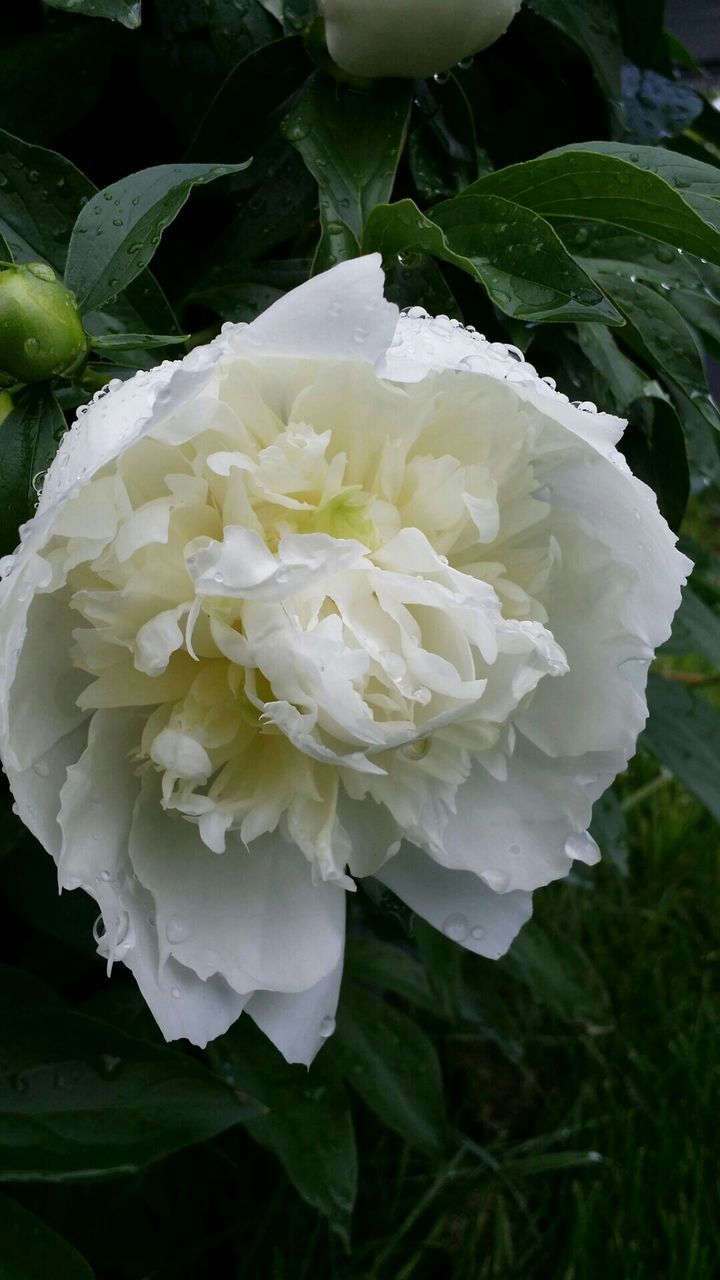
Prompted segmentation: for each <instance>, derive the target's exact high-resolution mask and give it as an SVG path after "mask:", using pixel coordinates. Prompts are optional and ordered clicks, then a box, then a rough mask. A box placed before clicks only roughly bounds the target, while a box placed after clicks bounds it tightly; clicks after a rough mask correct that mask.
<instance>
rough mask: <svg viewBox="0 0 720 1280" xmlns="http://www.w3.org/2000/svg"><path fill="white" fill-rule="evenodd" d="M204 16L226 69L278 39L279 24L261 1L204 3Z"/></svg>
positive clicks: (229, 0) (219, 0) (242, 0)
mask: <svg viewBox="0 0 720 1280" xmlns="http://www.w3.org/2000/svg"><path fill="white" fill-rule="evenodd" d="M205 12H206V14H207V19H208V24H209V26H210V31H211V34H212V38H213V41H214V43H215V47H216V49H217V51H218V53H219V54H220V57H221V58H222V60H223V62H224V63H225V65H226V66H227V67H232V66H235V64H236V63H237V62H240V60H241V59H242V58H246V57H247V55H248V54H249V53H252V51H253V49H259V48H260V47H261V46H262V45H266V44H269V43H270V42H271V41H272V40H276V39H277V37H278V35H279V30H278V26H277V23H276V22H274V21H273V19H272V18H271V17H270V15H269V14H268V13H267V12H266V10H265V9H264V8H263V6H262V5H261V4H260V0H205Z"/></svg>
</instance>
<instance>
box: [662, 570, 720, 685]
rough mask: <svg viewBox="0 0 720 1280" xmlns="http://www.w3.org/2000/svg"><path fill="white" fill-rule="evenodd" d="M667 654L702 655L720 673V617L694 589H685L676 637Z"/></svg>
mask: <svg viewBox="0 0 720 1280" xmlns="http://www.w3.org/2000/svg"><path fill="white" fill-rule="evenodd" d="M662 652H663V653H701V654H702V655H703V657H704V658H707V660H708V662H712V663H713V665H714V666H716V667H717V668H718V669H719V670H720V614H719V613H717V612H716V611H715V610H714V609H711V608H710V606H709V605H707V604H706V603H705V601H704V600H701V598H700V596H698V595H696V593H695V592H694V591H693V590H692V588H691V587H690V586H686V587H684V588H683V594H682V604H681V605H680V608H679V609H678V611H677V613H676V614H675V618H674V621H673V629H672V636H671V637H670V639H669V640H668V641H667V643H666V644H665V645H663V649H662Z"/></svg>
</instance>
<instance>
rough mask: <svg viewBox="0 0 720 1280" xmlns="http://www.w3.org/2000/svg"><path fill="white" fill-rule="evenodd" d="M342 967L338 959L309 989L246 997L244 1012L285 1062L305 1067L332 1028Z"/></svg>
mask: <svg viewBox="0 0 720 1280" xmlns="http://www.w3.org/2000/svg"><path fill="white" fill-rule="evenodd" d="M342 969H343V965H342V960H340V962H339V964H337V965H336V966H335V968H334V969H333V970H332V972H331V973H329V974H328V975H327V977H326V978H322V979H321V980H320V982H318V983H316V984H315V986H314V987H311V988H310V990H309V991H300V992H297V993H295V994H293V995H285V994H284V993H282V992H279V991H277V992H276V991H256V992H255V995H254V996H252V997H251V998H250V1000H249V1002H248V1004H247V1005H246V1012H247V1013H249V1014H250V1017H251V1018H252V1019H253V1020H254V1022H256V1023H257V1025H258V1026H259V1028H260V1030H261V1031H263V1032H264V1033H265V1035H266V1036H267V1037H268V1039H270V1040H272V1042H273V1044H274V1045H275V1047H276V1049H279V1050H280V1052H281V1054H282V1055H283V1057H284V1058H285V1059H286V1060H287V1061H288V1062H302V1063H303V1064H304V1066H306V1067H309V1066H310V1063H311V1062H312V1060H313V1058H314V1057H315V1054H316V1053H317V1051H318V1049H320V1048H321V1046H322V1044H323V1041H324V1040H326V1039H327V1038H328V1036H330V1035H332V1033H333V1031H334V1030H335V1012H336V1010H337V1004H338V998H339V995H340V982H341V980H342Z"/></svg>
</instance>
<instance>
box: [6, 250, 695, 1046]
mask: <svg viewBox="0 0 720 1280" xmlns="http://www.w3.org/2000/svg"><path fill="white" fill-rule="evenodd" d="M382 289H383V277H382V272H381V269H380V260H379V257H377V256H374V257H369V258H363V259H359V260H357V261H354V262H348V263H345V264H343V265H342V266H339V267H336V268H335V269H334V270H333V271H330V272H328V273H326V274H325V275H321V276H318V277H317V278H316V279H314V280H312V281H310V282H309V283H308V284H305V285H303V286H302V287H301V288H299V289H296V290H295V291H294V292H292V293H290V294H288V295H287V296H286V297H285V298H283V299H282V300H281V301H280V302H278V303H277V304H276V305H275V306H273V307H271V308H270V310H269V311H267V312H265V314H264V315H262V316H261V317H260V318H259V319H258V320H256V321H255V322H254V323H253V324H252V325H250V326H244V325H228V326H225V328H224V331H223V333H222V334H221V335H220V337H219V338H217V339H216V340H215V342H213V343H211V344H210V345H209V346H207V347H202V348H198V349H197V350H195V351H193V352H192V354H191V355H189V356H188V357H187V358H186V359H185V360H183V361H181V362H178V363H174V364H171V363H169V364H165V365H163V366H161V367H160V368H157V369H154V370H152V371H151V372H149V373H139V374H138V375H137V376H136V377H134V378H132V379H131V380H130V381H129V382H126V383H124V384H119V383H114V384H111V386H110V388H108V390H107V392H106V393H102V392H101V393H100V394H99V396H97V397H96V399H95V402H94V403H93V404H92V405H91V406H90V407H89V408H88V409H87V410H85V411H83V410H81V411H80V413H79V415H78V420H77V422H76V423H75V425H74V427H73V428H72V430H71V431H70V432H69V433H68V435H67V436H66V437H65V439H64V441H63V443H62V445H61V447H60V451H59V453H58V456H57V458H56V460H55V462H54V463H53V465H52V467H51V468H50V471H49V472H48V475H47V477H46V480H45V484H44V487H43V491H42V496H41V499H40V503H39V506H38V510H37V514H36V515H35V517H34V518H33V519H32V520H31V521H29V523H28V524H27V525H26V526H25V527H24V528H23V530H22V544H21V546H20V548H19V549H18V551H17V552H16V553H15V555H14V556H13V557H10V558H9V560H8V561H6V563H5V566H4V568H5V579H4V581H3V583H2V586H0V749H1V751H2V757H3V760H4V762H5V767H6V769H7V773H8V777H9V780H10V784H11V787H12V789H13V792H14V794H15V798H16V801H17V806H18V809H19V812H20V815H21V817H22V818H23V820H24V821H25V823H26V824H27V825H28V827H29V828H30V829H31V830H32V831H33V833H34V834H35V835H36V836H37V838H38V839H39V840H40V841H41V842H42V844H43V845H44V846H45V848H46V849H48V850H49V852H50V853H51V854H52V855H53V857H54V858H55V859H56V861H57V865H58V875H59V882H60V886H61V887H62V888H75V887H82V888H84V889H85V890H86V891H87V892H88V893H90V894H91V895H92V896H93V897H94V898H95V899H96V900H97V902H98V904H99V907H100V911H101V919H100V921H99V924H98V930H97V934H98V950H99V952H100V953H101V954H102V955H103V956H104V957H106V958H107V960H108V964H110V963H112V962H113V961H114V960H122V961H123V962H124V963H125V964H127V965H128V967H129V968H130V969H131V970H132V971H133V973H134V974H135V977H136V979H137V982H138V984H139V986H140V989H141V991H142V993H143V995H144V997H145V999H146V1000H147V1002H148V1004H149V1006H150V1008H151V1010H152V1012H153V1014H154V1015H155V1017H156V1019H157V1021H158V1023H159V1025H160V1027H161V1028H162V1031H163V1032H164V1034H165V1036H166V1037H167V1038H168V1039H174V1038H176V1037H187V1038H188V1039H189V1040H191V1041H193V1042H194V1043H195V1044H199V1045H202V1044H204V1043H205V1042H206V1041H208V1040H209V1039H212V1038H213V1037H214V1036H217V1035H219V1034H221V1033H222V1032H223V1031H224V1030H225V1029H226V1028H227V1027H228V1026H229V1025H230V1023H232V1022H233V1021H234V1020H235V1019H236V1018H237V1017H238V1015H239V1014H240V1013H241V1011H242V1010H243V1009H244V1010H246V1011H247V1012H248V1013H249V1014H250V1015H251V1017H253V1018H254V1019H255V1021H256V1022H257V1023H258V1025H259V1026H260V1027H261V1028H262V1029H263V1030H264V1031H265V1032H266V1033H267V1034H268V1035H269V1036H270V1037H271V1039H272V1040H273V1041H274V1042H275V1044H276V1045H277V1046H278V1048H279V1049H280V1050H281V1051H282V1052H283V1053H284V1054H285V1056H286V1057H287V1058H288V1059H289V1060H290V1061H302V1062H309V1061H310V1060H311V1059H312V1057H313V1055H314V1053H315V1052H316V1051H317V1049H318V1047H319V1045H320V1043H321V1041H322V1039H323V1037H324V1036H325V1035H327V1034H329V1032H330V1031H331V1030H332V1026H333V1018H334V1013H335V1007H336V1003H337V998H338V989H339V984H340V976H341V971H342V961H343V939H344V916H345V894H346V892H347V891H351V890H353V889H354V888H355V882H356V880H357V879H358V878H362V877H364V876H375V877H376V878H377V879H378V880H379V881H381V882H382V884H383V885H386V886H388V887H389V888H390V889H392V890H393V891H394V892H395V893H396V894H398V895H399V897H400V898H402V899H403V900H404V901H405V902H406V903H408V904H409V906H410V907H411V908H412V909H413V910H414V911H416V912H417V913H418V914H419V915H421V916H423V917H424V918H425V919H427V920H429V921H430V922H431V923H432V924H433V925H435V926H436V927H437V928H438V929H443V930H444V931H445V933H446V934H447V935H448V936H449V937H452V938H454V939H456V940H457V941H458V942H460V943H462V944H463V945H464V946H466V947H468V948H469V949H470V950H471V951H474V952H477V953H478V954H480V955H484V956H490V957H498V956H500V955H501V954H502V953H503V952H504V951H505V950H506V949H507V947H508V946H509V945H510V943H511V941H512V939H513V937H514V936H515V934H516V933H517V931H518V929H519V928H520V927H521V926H522V924H523V923H524V922H525V921H526V920H527V919H528V917H529V915H530V910H531V893H532V890H533V889H536V888H538V887H539V886H540V885H544V884H547V883H548V882H549V881H551V880H554V879H556V878H557V877H560V876H564V875H566V874H567V872H568V870H569V868H570V865H571V861H572V859H573V858H579V859H581V860H583V861H585V862H593V861H594V860H595V858H596V856H597V850H596V847H595V845H594V843H593V841H592V840H591V838H590V837H589V835H588V834H587V832H586V827H587V825H588V822H589V820H590V813H591V806H592V803H593V801H594V800H595V799H596V798H597V797H598V796H599V795H600V794H601V793H602V792H603V791H604V790H605V788H606V787H607V786H608V785H609V783H610V782H611V781H612V779H613V778H614V777H615V775H616V774H617V773H618V772H619V771H620V770H622V769H623V768H624V767H625V765H626V763H627V761H628V759H629V758H630V756H631V755H632V753H633V751H634V748H635V741H636V738H637V735H638V733H639V732H640V730H641V729H642V726H643V724H644V721H645V717H646V706H645V698H644V687H645V680H646V673H647V667H648V663H649V661H650V658H651V657H652V653H653V649H654V647H655V646H656V645H658V644H659V643H660V642H661V641H663V640H664V639H665V638H666V636H667V635H668V632H669V630H670V621H671V619H672V616H673V613H674V611H675V609H676V608H677V605H678V603H679V599H680V585H681V583H682V582H683V580H684V578H685V576H686V573H687V571H688V567H689V564H688V561H687V560H686V559H685V558H684V557H683V556H682V555H680V554H679V553H678V552H677V551H676V550H675V539H674V537H673V535H672V534H671V532H670V530H669V529H668V527H667V525H666V524H665V522H664V520H663V519H662V518H661V517H660V515H659V514H658V510H657V505H656V502H655V497H654V495H653V494H652V493H651V491H650V490H649V489H648V488H646V486H645V485H644V484H642V483H641V482H640V481H638V480H636V479H635V478H634V477H633V476H632V475H631V473H630V472H629V470H628V468H627V466H626V464H625V462H624V461H623V459H622V457H621V456H620V455H619V454H618V453H617V452H616V450H615V447H614V445H615V441H616V439H617V438H618V436H619V435H620V433H621V431H622V428H623V423H622V422H620V421H619V420H618V419H616V418H612V417H609V416H608V415H606V414H599V413H594V412H590V411H589V409H588V410H583V408H582V407H579V408H578V407H574V406H573V405H571V404H569V403H568V401H567V399H566V397H565V396H562V395H559V394H557V393H556V392H555V391H554V389H553V387H552V385H550V384H548V383H546V382H545V381H543V380H542V379H540V378H539V377H538V376H537V374H536V373H535V371H534V369H532V367H531V366H530V365H529V364H526V363H525V362H524V361H523V359H522V356H521V355H520V353H519V352H517V351H515V350H514V349H513V348H511V347H510V348H508V347H505V346H502V345H501V344H498V343H488V342H486V341H485V340H484V339H482V338H480V337H479V336H478V335H477V334H475V333H473V332H472V331H469V330H465V329H463V328H461V327H460V326H459V325H458V324H457V323H456V322H454V321H450V320H448V319H447V318H446V317H442V316H441V317H438V318H437V319H431V318H429V317H427V316H426V315H425V313H424V312H422V311H419V310H413V311H411V312H410V313H409V314H408V315H407V316H402V317H400V318H399V319H398V314H397V309H396V308H395V307H394V306H391V305H390V303H388V302H386V301H384V299H383V294H382Z"/></svg>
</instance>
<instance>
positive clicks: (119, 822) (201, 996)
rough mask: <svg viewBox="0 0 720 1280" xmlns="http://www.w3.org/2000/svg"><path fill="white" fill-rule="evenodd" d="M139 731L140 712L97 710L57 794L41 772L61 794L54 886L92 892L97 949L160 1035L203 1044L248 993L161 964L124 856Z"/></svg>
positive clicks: (142, 893) (146, 903)
mask: <svg viewBox="0 0 720 1280" xmlns="http://www.w3.org/2000/svg"><path fill="white" fill-rule="evenodd" d="M141 732H142V719H141V718H140V717H138V716H137V714H136V713H135V712H132V711H98V712H97V713H96V714H95V715H94V716H93V719H92V722H91V726H90V735H89V740H88V746H87V750H86V751H85V752H84V754H83V755H82V757H81V758H80V759H79V761H78V763H77V765H75V766H74V767H73V768H71V769H69V770H68V776H67V781H66V783H65V785H64V786H63V788H62V793H60V785H59V783H58V780H57V779H54V780H53V779H52V777H50V778H48V784H51V783H52V784H53V785H54V788H55V790H54V794H55V799H56V805H57V803H59V800H58V797H59V796H60V794H62V809H61V815H60V823H61V827H62V836H63V849H62V855H61V857H60V865H59V871H58V874H59V881H60V885H61V887H62V886H65V887H67V888H75V887H77V886H80V887H82V888H83V889H85V890H86V892H87V893H89V894H91V896H92V897H93V898H95V899H96V901H97V902H98V905H99V906H100V909H101V912H102V915H103V918H104V921H105V929H106V933H105V937H104V938H103V939H102V940H101V942H100V944H99V950H100V953H101V954H103V955H105V956H106V957H107V958H114V959H117V960H122V961H123V963H124V964H126V965H127V966H128V968H129V969H131V970H132V972H133V974H134V975H135V979H136V981H137V983H138V986H139V988H140V990H141V992H142V995H143V997H144V999H145V1000H146V1001H147V1004H148V1005H149V1007H150V1010H151V1012H152V1014H153V1016H154V1018H155V1019H156V1021H157V1023H158V1025H159V1026H160V1029H161V1031H162V1033H163V1035H164V1036H165V1038H166V1039H167V1040H176V1039H179V1038H181V1037H185V1038H187V1039H188V1040H190V1041H192V1043H193V1044H197V1045H199V1046H200V1047H203V1046H204V1045H205V1044H207V1042H208V1040H212V1039H214V1038H215V1037H216V1036H219V1035H222V1033H223V1032H224V1031H226V1030H227V1028H228V1027H229V1026H230V1025H231V1023H233V1022H234V1021H235V1019H236V1018H237V1017H239V1015H240V1013H241V1012H242V1009H243V1007H244V1005H245V1003H246V1000H247V997H246V996H243V995H239V994H238V993H237V992H235V991H232V990H231V989H230V987H229V986H228V985H227V983H226V982H225V981H224V979H222V978H219V977H217V978H211V979H210V980H209V981H207V982H204V981H202V980H201V979H200V978H198V976H197V974H195V973H193V972H192V971H191V970H189V969H187V968H185V966H183V965H181V964H179V963H178V962H177V961H175V960H173V959H172V958H170V959H168V960H166V961H165V963H163V964H162V965H161V960H160V949H159V945H158V935H157V925H156V923H155V914H154V903H153V900H152V896H151V895H150V893H148V891H147V890H146V889H144V888H143V886H142V885H141V884H140V883H139V881H138V880H137V878H136V876H135V875H134V874H133V871H132V867H131V865H130V860H129V857H128V839H129V835H130V826H131V822H132V813H133V804H134V801H135V799H136V796H137V791H138V785H139V782H138V778H137V777H136V776H135V774H134V772H133V767H132V764H131V761H130V753H131V751H132V749H133V748H134V747H136V746H137V742H138V740H139V735H140V733H141ZM57 829H58V835H59V834H60V827H58V828H57ZM43 843H46V841H45V839H44V838H43ZM46 847H47V843H46ZM58 852H59V850H58ZM118 928H119V929H120V932H118ZM118 939H119V941H118ZM111 952H112V953H111Z"/></svg>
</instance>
